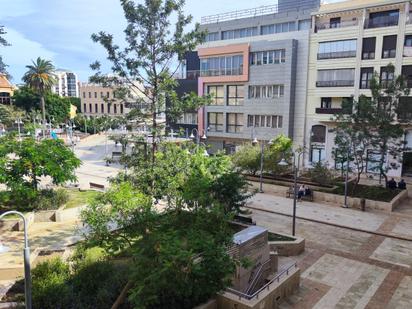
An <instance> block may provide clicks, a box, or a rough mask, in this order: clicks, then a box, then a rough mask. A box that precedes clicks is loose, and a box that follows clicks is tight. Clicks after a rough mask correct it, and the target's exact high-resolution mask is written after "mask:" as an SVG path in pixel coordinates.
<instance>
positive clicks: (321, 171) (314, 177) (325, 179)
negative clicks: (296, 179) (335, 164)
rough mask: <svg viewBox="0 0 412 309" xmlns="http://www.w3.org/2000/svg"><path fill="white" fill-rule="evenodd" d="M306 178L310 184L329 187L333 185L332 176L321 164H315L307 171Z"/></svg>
mask: <svg viewBox="0 0 412 309" xmlns="http://www.w3.org/2000/svg"><path fill="white" fill-rule="evenodd" d="M307 176H308V177H309V178H310V180H311V181H312V182H315V183H318V184H320V185H322V186H330V185H332V184H333V179H334V176H333V174H332V172H331V171H330V170H329V169H328V167H327V166H326V165H325V164H322V162H317V163H315V165H314V166H313V168H312V169H310V170H309V172H308V173H307Z"/></svg>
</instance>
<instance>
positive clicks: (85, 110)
mask: <svg viewBox="0 0 412 309" xmlns="http://www.w3.org/2000/svg"><path fill="white" fill-rule="evenodd" d="M83 94H84V92H83ZM83 113H87V108H86V104H83Z"/></svg>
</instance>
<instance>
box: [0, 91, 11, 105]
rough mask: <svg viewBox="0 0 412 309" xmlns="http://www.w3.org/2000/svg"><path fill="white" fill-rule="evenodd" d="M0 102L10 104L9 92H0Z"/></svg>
mask: <svg viewBox="0 0 412 309" xmlns="http://www.w3.org/2000/svg"><path fill="white" fill-rule="evenodd" d="M0 104H11V97H10V93H8V92H0Z"/></svg>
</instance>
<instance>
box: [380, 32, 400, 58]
mask: <svg viewBox="0 0 412 309" xmlns="http://www.w3.org/2000/svg"><path fill="white" fill-rule="evenodd" d="M396 40H397V36H396V35H387V36H384V37H383V47H382V58H395V57H396Z"/></svg>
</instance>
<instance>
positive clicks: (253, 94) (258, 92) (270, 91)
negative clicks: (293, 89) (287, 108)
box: [249, 85, 285, 99]
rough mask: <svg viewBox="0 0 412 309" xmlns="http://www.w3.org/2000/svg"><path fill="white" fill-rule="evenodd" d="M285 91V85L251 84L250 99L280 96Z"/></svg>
mask: <svg viewBox="0 0 412 309" xmlns="http://www.w3.org/2000/svg"><path fill="white" fill-rule="evenodd" d="M284 92H285V89H284V86H283V85H267V86H266V85H265V86H249V99H260V98H280V97H283V95H284Z"/></svg>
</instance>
